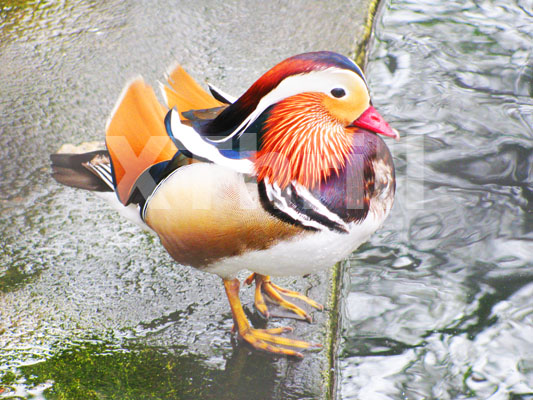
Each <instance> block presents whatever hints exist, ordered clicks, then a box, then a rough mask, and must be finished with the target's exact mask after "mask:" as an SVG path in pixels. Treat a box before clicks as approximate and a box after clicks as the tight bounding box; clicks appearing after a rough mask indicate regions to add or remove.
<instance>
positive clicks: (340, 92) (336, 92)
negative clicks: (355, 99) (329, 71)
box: [331, 88, 346, 98]
mask: <svg viewBox="0 0 533 400" xmlns="http://www.w3.org/2000/svg"><path fill="white" fill-rule="evenodd" d="M331 95H332V96H333V97H336V98H341V97H344V96H346V92H345V91H344V89H343V88H335V89H331Z"/></svg>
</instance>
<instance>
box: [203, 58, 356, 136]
mask: <svg viewBox="0 0 533 400" xmlns="http://www.w3.org/2000/svg"><path fill="white" fill-rule="evenodd" d="M354 81H358V82H360V83H361V84H362V85H363V86H364V87H366V83H365V81H364V80H363V78H361V77H360V76H359V75H358V74H356V73H355V72H353V71H350V70H347V69H340V68H335V67H332V68H327V69H325V70H322V71H311V72H307V73H304V74H299V75H292V76H289V77H287V78H285V79H283V80H282V81H281V82H280V83H279V85H278V86H276V88H274V89H272V90H271V91H270V92H269V93H268V94H266V95H265V96H264V97H263V98H262V99H261V100H260V101H259V103H258V104H257V107H256V108H255V110H254V111H252V112H251V113H250V115H249V116H248V117H247V118H246V119H245V120H244V121H243V122H242V123H241V124H240V125H239V126H238V127H237V128H236V129H235V130H234V131H233V132H232V133H230V134H229V135H228V136H226V137H224V138H223V139H220V140H213V141H214V142H225V141H227V140H229V139H231V138H232V137H234V136H235V135H238V134H240V133H242V132H244V131H245V130H246V128H247V127H248V126H249V125H250V124H251V123H252V122H253V121H255V120H256V119H257V117H259V116H260V115H261V114H262V113H263V112H264V111H265V110H266V109H267V108H268V107H270V106H271V105H273V104H276V103H278V102H280V101H281V100H283V99H286V98H288V97H291V96H294V95H297V94H300V93H306V92H322V93H325V94H327V95H328V96H330V97H331V89H332V88H337V87H339V88H340V87H342V88H343V89H344V90H345V91H346V92H348V91H347V90H346V87H347V86H348V85H349V84H350V83H352V85H353V82H354ZM343 83H344V84H343Z"/></svg>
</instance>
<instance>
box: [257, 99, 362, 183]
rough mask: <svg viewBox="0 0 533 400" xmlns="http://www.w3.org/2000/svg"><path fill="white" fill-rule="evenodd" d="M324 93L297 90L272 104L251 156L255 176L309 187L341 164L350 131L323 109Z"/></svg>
mask: <svg viewBox="0 0 533 400" xmlns="http://www.w3.org/2000/svg"><path fill="white" fill-rule="evenodd" d="M325 96H326V95H324V94H321V93H301V94H298V95H295V96H292V97H289V98H287V99H285V100H282V101H281V102H280V103H278V104H277V105H276V106H274V108H273V109H272V112H271V114H270V116H269V118H268V119H267V121H266V123H265V126H264V132H263V137H262V146H261V149H260V150H259V151H258V152H257V155H256V159H255V168H256V172H257V176H258V180H263V179H265V178H268V180H269V181H270V182H277V183H278V185H279V186H280V187H281V188H285V187H286V186H287V185H289V183H290V182H291V181H293V180H294V181H297V182H298V183H299V184H301V185H303V186H305V187H307V188H309V189H313V188H314V187H316V186H317V185H319V184H320V182H321V181H322V180H324V179H327V178H328V177H329V176H331V174H332V173H335V174H338V173H339V171H340V169H342V168H343V167H344V165H345V162H346V157H347V156H348V154H349V152H350V150H351V146H352V136H353V132H351V131H350V130H347V129H345V128H344V126H343V125H342V124H341V123H340V122H339V121H338V120H336V119H335V118H334V117H333V116H332V115H331V114H330V113H329V112H328V111H327V109H326V107H325V106H324V97H325Z"/></svg>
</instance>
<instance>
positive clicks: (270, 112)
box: [213, 51, 398, 188]
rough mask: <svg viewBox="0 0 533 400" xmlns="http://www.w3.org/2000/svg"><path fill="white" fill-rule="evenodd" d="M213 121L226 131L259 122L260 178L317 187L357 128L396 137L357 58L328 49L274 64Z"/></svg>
mask: <svg viewBox="0 0 533 400" xmlns="http://www.w3.org/2000/svg"><path fill="white" fill-rule="evenodd" d="M256 121H259V122H260V123H259V124H257V123H256V124H254V122H256ZM213 122H214V126H216V130H218V131H219V132H220V131H226V132H228V134H229V136H234V135H239V134H241V133H242V132H244V131H245V130H246V129H250V126H258V128H259V129H258V130H259V132H257V133H258V134H259V135H260V147H259V151H258V152H257V157H256V160H255V164H256V172H257V175H258V179H259V180H262V179H265V178H268V179H269V180H270V181H271V182H273V181H275V182H277V183H278V184H279V186H280V187H285V186H287V185H288V184H289V182H291V181H293V180H295V181H297V182H298V183H300V184H303V185H305V186H306V187H309V188H312V187H314V186H315V185H317V184H319V182H320V181H322V180H323V179H327V178H328V177H329V176H330V175H331V173H332V172H335V171H337V172H338V171H339V169H341V168H342V167H343V166H344V163H345V159H346V156H347V154H348V153H349V152H350V151H351V150H352V146H353V144H354V140H355V139H354V138H355V137H356V135H357V132H358V130H360V129H364V130H366V131H370V132H373V133H375V134H381V135H385V136H389V137H394V138H397V137H398V133H397V131H395V130H394V129H392V128H391V127H390V126H389V125H388V124H387V122H385V120H384V119H383V118H382V117H381V115H380V114H379V113H378V112H377V111H376V110H375V108H374V107H373V106H372V104H371V101H370V95H369V92H368V86H367V84H366V80H365V77H364V75H363V72H362V71H361V69H360V68H359V67H358V66H357V64H356V63H354V62H353V61H352V60H350V59H349V58H347V57H345V56H343V55H340V54H337V53H333V52H329V51H321V52H313V53H304V54H300V55H296V56H293V57H291V58H288V59H286V60H284V61H282V62H281V63H279V64H277V65H276V66H274V67H273V68H272V69H270V70H269V71H267V72H266V73H265V74H264V75H263V76H261V78H259V79H258V80H257V81H256V82H255V83H254V84H253V85H252V86H251V87H250V88H249V89H248V90H247V91H246V92H245V93H244V94H243V95H242V96H241V97H240V98H239V99H238V100H237V101H236V102H235V103H233V104H232V105H231V106H229V107H228V108H227V109H226V110H225V111H224V112H223V113H222V114H220V116H219V117H218V118H217V119H216V120H215V121H213ZM252 124H254V125H252Z"/></svg>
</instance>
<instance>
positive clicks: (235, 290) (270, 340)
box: [224, 279, 322, 358]
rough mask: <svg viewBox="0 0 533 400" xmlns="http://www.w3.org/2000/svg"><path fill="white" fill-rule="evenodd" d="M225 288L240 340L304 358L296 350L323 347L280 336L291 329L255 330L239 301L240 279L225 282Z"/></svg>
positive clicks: (275, 351)
mask: <svg viewBox="0 0 533 400" xmlns="http://www.w3.org/2000/svg"><path fill="white" fill-rule="evenodd" d="M224 287H225V289H226V294H227V296H228V300H229V303H230V307H231V312H232V315H233V321H234V322H235V325H234V327H233V329H232V330H236V331H237V332H238V335H239V337H240V338H242V339H243V340H244V341H246V342H247V343H249V344H250V345H251V346H252V347H254V348H256V349H258V350H263V351H267V352H269V353H274V354H280V355H285V356H294V357H298V358H303V354H302V353H300V352H299V351H297V350H293V348H296V349H310V348H316V349H318V348H321V347H322V345H320V344H315V343H309V342H305V341H302V340H297V339H291V338H287V337H284V336H280V335H281V334H283V333H287V332H292V330H293V329H292V328H291V327H280V328H272V329H255V328H252V327H251V326H250V323H249V322H248V319H247V318H246V315H245V314H244V310H243V308H242V305H241V302H240V299H239V287H240V282H239V280H238V279H232V280H226V279H225V280H224Z"/></svg>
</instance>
